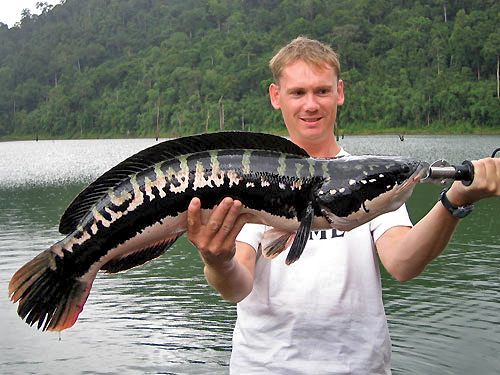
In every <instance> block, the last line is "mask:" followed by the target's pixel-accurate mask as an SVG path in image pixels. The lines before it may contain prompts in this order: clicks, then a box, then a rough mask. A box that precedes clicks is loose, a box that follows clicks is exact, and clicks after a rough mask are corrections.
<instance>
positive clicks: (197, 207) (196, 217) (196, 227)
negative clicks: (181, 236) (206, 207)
mask: <svg viewBox="0 0 500 375" xmlns="http://www.w3.org/2000/svg"><path fill="white" fill-rule="evenodd" d="M187 215H188V216H187V227H188V234H189V235H192V236H196V235H197V234H198V233H199V231H200V227H201V202H200V198H196V197H195V198H193V199H191V202H190V203H189V206H188V214H187Z"/></svg>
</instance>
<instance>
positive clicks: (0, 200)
mask: <svg viewBox="0 0 500 375" xmlns="http://www.w3.org/2000/svg"><path fill="white" fill-rule="evenodd" d="M340 143H341V144H342V145H343V146H344V147H345V148H346V150H348V151H349V152H351V153H356V154H360V153H367V154H368V153H377V154H391V155H409V156H414V157H418V158H421V159H424V160H426V161H429V162H432V161H434V160H436V159H439V158H445V159H447V160H449V161H450V162H452V163H455V164H458V163H461V162H462V161H463V160H464V159H477V158H481V157H484V156H487V155H488V154H490V153H491V150H493V149H494V148H496V147H500V136H466V137H463V136H407V137H406V139H405V141H404V142H400V141H399V138H398V137H397V136H370V137H347V138H345V139H343V140H340ZM153 144H155V142H154V140H147V139H141V140H88V141H82V140H79V141H40V142H6V143H0V290H2V288H3V290H4V298H0V332H1V335H2V340H0V373H1V374H63V373H64V374H119V373H122V374H156V373H161V374H226V373H227V372H228V367H227V364H228V361H229V356H230V349H231V334H232V328H233V324H234V320H235V316H236V314H235V308H234V306H233V305H232V304H230V303H227V302H224V301H222V300H220V298H219V297H218V296H217V294H216V293H214V292H213V290H212V289H211V288H209V287H207V285H206V283H205V280H204V277H203V271H202V264H201V261H200V259H199V256H198V254H197V252H196V251H195V249H194V248H193V247H192V246H191V245H190V244H189V242H188V241H187V240H186V239H185V238H184V237H183V238H181V239H180V240H178V241H177V242H176V244H175V245H174V246H173V248H172V249H170V250H169V251H168V253H167V255H165V256H164V257H162V258H161V259H159V260H156V261H154V262H150V263H149V264H147V265H145V266H143V267H139V268H137V269H134V270H131V271H129V272H126V273H121V274H117V275H112V276H108V275H104V274H101V275H99V276H98V278H97V280H96V281H95V283H94V286H93V289H92V292H91V294H90V297H89V299H88V301H87V303H86V305H85V308H84V310H83V312H82V313H81V315H80V318H79V319H78V322H77V323H76V324H75V325H74V326H73V327H72V328H71V329H69V330H66V331H64V332H62V333H61V334H60V335H59V334H57V333H47V332H45V333H42V332H39V331H38V330H36V329H35V328H33V327H29V326H28V325H26V324H25V323H24V322H22V321H21V319H19V318H18V317H17V314H16V306H15V305H13V304H11V303H10V302H9V300H8V298H7V286H8V282H9V280H10V277H11V276H12V274H13V273H14V272H15V271H16V270H17V269H18V268H19V267H20V266H22V265H23V264H24V263H25V262H26V261H28V260H30V259H31V258H32V257H33V256H35V255H36V254H38V253H39V252H40V251H42V250H45V249H46V248H48V247H49V246H50V245H51V244H53V243H54V242H55V241H57V240H59V239H61V238H62V236H61V235H60V234H59V233H58V229H57V228H58V223H59V218H60V216H61V215H62V213H63V212H64V209H65V208H66V206H67V205H68V204H69V203H70V201H71V200H72V198H73V197H74V196H75V195H76V194H77V193H78V192H79V191H80V190H81V189H82V188H83V187H84V186H85V185H86V184H87V183H89V182H91V181H92V180H93V179H94V178H96V177H97V176H99V175H100V174H101V173H103V172H104V171H106V170H107V169H108V168H110V167H111V166H113V165H114V164H116V163H117V162H119V161H121V160H123V159H124V158H126V157H128V156H130V155H131V154H133V153H135V152H136V151H138V150H140V149H143V148H145V147H147V146H150V145H153ZM439 190H440V189H439V188H438V187H437V186H433V185H424V184H422V185H419V186H418V187H417V189H416V191H415V193H414V195H413V197H412V198H411V200H410V201H409V204H408V206H409V210H410V214H411V216H412V218H413V219H414V221H416V220H418V219H419V218H421V217H422V216H423V215H424V214H425V213H426V212H427V211H428V210H429V209H430V208H431V207H432V205H433V204H434V202H435V201H436V199H437V195H438V192H439ZM499 212H500V199H496V200H490V201H486V202H481V203H480V204H478V207H477V209H476V210H475V211H474V213H473V214H472V215H471V216H469V217H468V218H467V219H465V220H463V222H462V223H461V224H460V227H459V230H458V232H457V233H456V234H455V236H454V237H453V239H452V241H451V243H450V245H449V247H448V249H447V250H446V252H445V254H443V255H442V256H440V257H439V258H438V259H437V260H436V261H434V262H433V263H432V264H431V265H430V266H429V267H428V268H427V269H426V271H425V272H424V273H423V274H422V275H421V276H420V277H418V278H416V279H414V280H412V281H410V282H407V283H398V282H396V281H394V280H392V279H391V277H390V276H388V275H387V274H386V273H383V285H384V301H385V306H386V312H387V316H388V320H389V325H390V332H391V337H392V341H393V370H394V374H500V355H499V353H500V272H499V269H500V226H499V219H500V215H499ZM0 295H1V293H0Z"/></svg>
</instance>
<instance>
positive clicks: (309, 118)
mask: <svg viewBox="0 0 500 375" xmlns="http://www.w3.org/2000/svg"><path fill="white" fill-rule="evenodd" d="M300 119H301V120H302V121H304V122H310V123H313V122H318V121H319V120H321V117H301V118H300Z"/></svg>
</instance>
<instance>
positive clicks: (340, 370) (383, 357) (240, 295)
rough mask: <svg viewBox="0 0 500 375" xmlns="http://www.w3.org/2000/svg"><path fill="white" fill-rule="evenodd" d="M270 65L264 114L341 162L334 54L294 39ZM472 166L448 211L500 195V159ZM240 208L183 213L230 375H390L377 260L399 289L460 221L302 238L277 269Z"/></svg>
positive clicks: (436, 215)
mask: <svg viewBox="0 0 500 375" xmlns="http://www.w3.org/2000/svg"><path fill="white" fill-rule="evenodd" d="M270 67H271V70H272V72H273V75H274V83H273V84H272V85H271V86H270V87H269V94H270V98H271V104H272V105H273V107H274V108H275V109H279V110H281V112H282V115H283V119H284V121H285V125H286V127H287V130H288V133H289V135H290V139H291V140H292V142H294V143H295V144H297V145H299V146H300V147H302V148H304V149H305V150H306V151H307V152H308V153H309V154H310V155H311V156H314V157H332V156H339V155H342V154H344V153H345V151H344V150H342V148H341V147H340V146H339V145H338V144H337V143H336V141H335V137H334V133H333V129H334V123H335V119H336V115H337V106H339V105H342V104H343V102H344V91H343V88H344V87H343V82H342V81H341V80H340V79H339V73H340V66H339V62H338V59H337V56H336V54H335V53H334V52H333V51H332V50H331V49H330V48H329V47H327V46H325V45H323V44H322V43H320V42H318V41H315V40H310V39H307V38H304V37H299V38H297V39H295V40H293V41H292V42H290V43H289V44H288V45H287V46H285V47H283V48H282V49H281V50H280V51H279V52H278V53H277V54H276V56H274V57H273V59H272V60H271V62H270ZM474 167H475V179H474V182H473V184H472V185H471V186H469V187H465V186H464V185H463V184H461V183H454V184H453V186H452V188H451V189H450V190H449V191H448V192H447V194H446V197H447V199H448V200H449V201H450V202H451V203H452V204H455V205H469V204H471V203H473V202H475V201H477V200H479V199H481V198H484V197H487V196H500V159H483V160H480V161H477V162H474ZM445 203H446V201H445ZM240 209H241V202H239V201H237V200H233V199H231V198H225V199H224V200H223V201H222V202H221V204H220V205H219V206H218V207H217V208H216V209H215V210H214V211H213V213H212V215H211V216H210V218H208V219H207V220H206V221H203V222H202V220H201V218H200V201H199V199H198V198H194V199H193V200H192V201H191V204H190V206H189V208H188V238H189V239H190V241H191V242H192V243H193V244H195V246H197V247H198V249H199V252H200V255H201V257H202V259H203V261H204V263H205V268H204V272H205V276H206V279H207V281H208V283H209V284H210V285H212V286H213V287H214V288H215V289H216V290H217V291H219V293H220V294H221V296H222V297H223V298H225V299H227V300H230V301H233V302H238V307H237V309H238V319H237V322H236V327H235V332H234V336H233V352H232V356H231V364H230V368H231V373H234V374H265V373H269V374H323V373H329V374H390V354H391V344H390V338H389V333H388V329H387V322H386V317H385V313H384V307H383V302H382V291H381V280H380V272H379V268H378V258H380V260H381V262H382V264H383V266H384V267H385V268H386V269H387V270H388V271H389V272H390V273H391V275H393V276H394V277H395V278H396V279H398V280H401V281H405V280H409V279H411V278H413V277H415V276H417V275H419V274H420V273H421V272H422V271H423V270H424V268H425V266H426V265H427V264H428V263H429V262H430V261H432V260H433V259H434V258H436V257H437V256H438V255H439V254H440V253H441V252H442V251H443V250H444V248H445V247H446V245H447V244H448V241H449V239H450V237H451V235H452V233H453V231H454V229H455V227H456V225H457V223H458V221H459V219H458V218H457V217H455V216H454V215H453V214H452V213H450V211H449V210H448V209H447V208H445V206H444V205H443V204H442V203H441V202H438V203H437V204H436V205H435V206H434V207H433V209H432V210H431V211H430V212H429V213H428V214H427V215H426V216H425V217H424V218H423V219H422V220H421V221H420V222H419V223H418V224H416V225H415V226H412V224H411V222H410V220H409V218H408V214H407V212H406V209H405V207H404V206H403V207H402V208H400V209H398V210H396V211H395V212H391V213H388V214H384V215H381V216H379V217H378V218H375V219H374V220H372V221H371V222H369V223H367V224H364V225H362V226H360V227H358V228H355V229H353V230H351V231H349V232H345V233H344V232H340V231H336V230H335V229H332V230H329V231H322V232H320V233H316V232H311V236H310V240H309V241H308V243H307V246H306V249H305V250H304V253H303V255H302V257H301V258H300V260H299V261H297V262H295V263H293V264H292V265H290V266H286V265H285V264H284V258H283V257H286V251H285V252H284V253H282V254H280V256H279V257H278V259H274V260H272V261H270V260H267V259H264V258H263V257H262V254H261V253H260V252H259V243H260V239H261V237H262V234H263V233H264V231H265V230H266V229H268V228H266V227H265V226H263V225H259V224H248V225H246V226H245V227H244V228H243V226H244V225H245V223H249V222H254V223H255V222H256V221H255V220H258V219H256V218H255V217H251V216H248V215H240V214H239V213H240ZM242 228H243V230H242ZM240 231H241V233H240ZM237 236H238V238H237ZM377 253H378V258H377Z"/></svg>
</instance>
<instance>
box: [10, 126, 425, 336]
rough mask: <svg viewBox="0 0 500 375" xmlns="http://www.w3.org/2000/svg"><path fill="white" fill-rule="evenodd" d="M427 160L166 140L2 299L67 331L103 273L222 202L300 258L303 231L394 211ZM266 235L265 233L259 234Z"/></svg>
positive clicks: (72, 211)
mask: <svg viewBox="0 0 500 375" xmlns="http://www.w3.org/2000/svg"><path fill="white" fill-rule="evenodd" d="M425 168H426V163H424V162H421V161H419V160H415V159H411V158H405V157H387V156H385V157H384V156H344V157H339V158H312V157H310V156H309V155H308V154H307V153H306V152H305V151H304V150H303V149H302V148H300V147H298V146H296V145H295V144H293V143H292V142H290V141H288V140H286V139H285V138H282V137H279V136H273V135H269V134H259V133H246V132H221V133H212V134H202V135H195V136H188V137H183V138H178V139H173V140H168V141H165V142H163V143H160V144H158V145H155V146H153V147H150V148H147V149H145V150H143V151H141V152H139V153H137V154H135V155H133V156H131V157H129V158H128V159H126V160H124V161H123V162H121V163H120V164H118V165H117V166H115V167H114V168H112V169H110V170H109V171H107V172H106V173H104V174H103V175H102V176H101V177H99V178H98V179H97V180H96V181H94V182H93V183H91V184H90V185H89V186H88V187H87V188H86V189H85V190H83V191H82V192H81V193H80V194H79V195H78V196H77V197H76V198H75V199H74V200H73V202H72V203H71V204H70V205H69V207H68V208H67V210H66V212H65V213H64V214H63V216H62V218H61V221H60V226H59V231H60V232H61V233H62V234H64V235H66V237H65V238H64V239H62V240H61V241H59V242H57V243H55V244H54V245H53V246H51V247H50V248H49V249H48V250H45V251H44V252H42V253H40V254H39V255H38V256H37V257H35V258H34V259H33V260H31V261H30V262H28V263H27V264H26V265H24V266H23V267H22V268H21V269H19V270H18V271H17V272H16V273H15V274H14V276H13V277H12V279H11V281H10V284H9V295H10V296H11V299H12V301H13V302H19V305H18V314H19V316H20V317H21V318H22V319H24V320H25V321H26V323H28V324H30V325H33V324H35V323H37V326H38V328H39V329H42V330H55V331H61V330H63V329H66V328H69V327H71V326H72V325H73V324H74V323H75V322H76V319H77V318H78V315H79V314H80V312H81V311H82V309H83V305H84V304H85V301H86V300H87V297H88V295H89V293H90V289H91V287H92V283H93V281H94V279H95V277H96V275H97V272H98V271H99V270H104V271H106V272H108V273H115V272H120V271H124V270H127V269H130V268H133V267H135V266H139V265H141V264H144V263H145V262H147V261H149V260H152V259H154V258H157V257H159V256H160V255H162V254H163V253H164V252H165V251H166V250H167V249H168V248H169V247H170V246H171V245H172V244H173V243H174V242H175V241H176V240H177V238H178V237H179V236H181V235H182V234H183V233H184V232H186V229H187V207H188V205H189V202H190V201H191V199H192V198H193V197H199V198H200V200H201V204H202V207H201V208H202V213H203V214H205V215H206V214H207V213H210V212H211V210H212V209H213V208H214V207H215V206H216V205H217V204H218V203H220V201H221V200H222V199H223V198H224V197H227V196H229V197H232V198H234V199H238V200H240V201H241V202H242V204H243V208H242V213H251V214H255V215H257V216H258V217H259V219H260V221H262V222H264V223H265V224H267V225H269V226H271V227H273V228H275V229H272V230H270V231H269V232H266V234H265V235H264V239H263V241H262V251H263V253H264V254H265V255H266V256H267V257H270V258H272V257H274V256H276V255H277V254H279V253H280V252H282V251H283V250H285V249H286V248H288V247H289V245H290V244H291V246H290V250H289V252H288V256H287V259H286V262H287V263H288V264H290V263H292V262H294V261H296V260H297V259H298V258H299V257H300V255H301V253H302V251H303V249H304V247H305V245H306V242H307V240H308V237H309V233H310V231H311V230H320V229H329V228H336V229H339V230H344V231H347V230H350V229H352V228H355V227H357V226H359V225H362V224H364V223H366V222H368V221H369V220H371V219H373V218H374V217H376V216H378V215H380V214H382V213H385V212H389V211H392V210H395V209H397V208H398V207H400V206H401V205H402V204H403V203H404V202H405V201H406V200H407V199H408V198H409V197H410V195H411V193H412V190H413V188H414V186H415V183H416V181H417V180H418V179H419V178H420V177H421V176H422V174H423V173H424V169H425ZM267 233H269V235H267Z"/></svg>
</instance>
